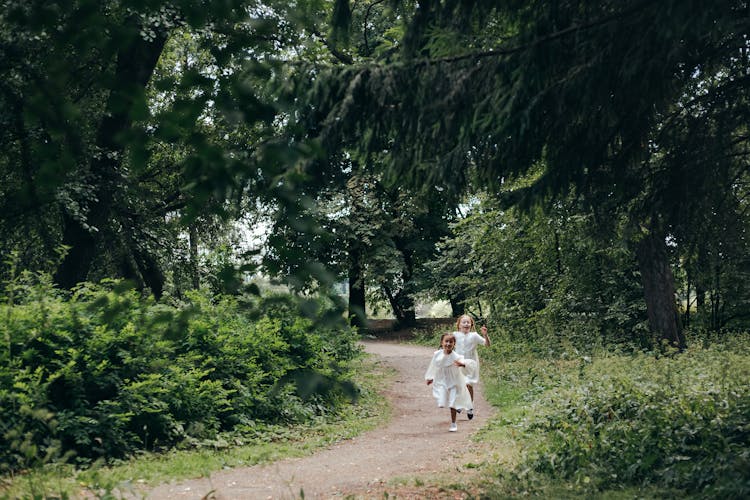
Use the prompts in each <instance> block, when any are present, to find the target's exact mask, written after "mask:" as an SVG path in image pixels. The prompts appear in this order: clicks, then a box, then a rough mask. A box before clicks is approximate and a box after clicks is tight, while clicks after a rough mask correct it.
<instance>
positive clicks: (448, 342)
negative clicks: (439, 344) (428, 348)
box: [443, 335, 456, 354]
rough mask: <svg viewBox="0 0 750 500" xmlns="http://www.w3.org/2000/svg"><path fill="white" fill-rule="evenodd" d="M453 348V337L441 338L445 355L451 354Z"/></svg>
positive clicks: (454, 339)
mask: <svg viewBox="0 0 750 500" xmlns="http://www.w3.org/2000/svg"><path fill="white" fill-rule="evenodd" d="M454 347H456V338H455V337H454V336H453V335H446V336H445V337H443V352H445V354H450V353H452V352H453V348H454Z"/></svg>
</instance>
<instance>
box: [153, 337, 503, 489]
mask: <svg viewBox="0 0 750 500" xmlns="http://www.w3.org/2000/svg"><path fill="white" fill-rule="evenodd" d="M364 344H365V350H366V351H367V352H369V353H372V354H374V355H376V356H379V357H380V358H381V359H382V360H383V362H385V363H387V364H388V365H391V366H393V367H394V368H395V369H396V370H397V372H398V374H397V375H396V377H395V383H394V385H393V386H392V387H385V388H383V391H384V394H385V396H386V397H387V398H388V399H389V400H390V402H391V404H392V406H393V416H392V419H391V421H390V422H388V423H387V424H385V425H383V426H382V427H379V428H377V429H374V430H372V431H369V432H366V433H364V434H362V435H360V436H357V437H356V438H353V439H349V440H346V441H341V442H339V443H337V444H334V445H332V446H330V447H328V448H325V449H323V450H321V451H318V452H316V453H315V454H313V455H310V456H308V457H303V458H293V459H286V460H281V461H278V462H274V463H272V464H265V465H257V466H253V467H240V468H235V469H231V470H224V471H219V472H215V473H213V474H212V475H211V477H210V479H209V478H200V479H194V480H189V481H184V482H181V483H170V484H164V485H161V486H158V487H157V488H155V489H153V490H151V492H149V494H148V496H147V498H149V499H173V498H179V499H196V500H197V499H201V498H216V499H220V500H229V499H291V498H300V491H304V498H341V497H346V496H351V497H355V498H376V497H377V498H382V497H383V496H382V488H383V486H384V484H385V483H386V482H387V481H389V480H391V479H394V478H402V477H420V476H422V477H429V476H430V475H434V474H436V473H445V472H447V471H450V470H456V468H457V467H460V465H461V464H463V463H464V461H465V460H466V453H467V450H469V446H470V441H469V440H468V437H469V436H470V435H471V434H473V433H474V432H475V431H476V430H477V429H479V428H480V427H481V426H482V425H483V423H484V422H485V421H486V419H487V418H488V417H489V416H490V412H491V407H490V406H489V405H488V404H487V403H486V402H485V400H484V398H483V396H482V391H481V386H479V387H478V388H477V390H476V391H475V409H476V413H477V416H476V417H475V418H474V420H471V421H469V420H467V418H466V416H465V414H462V415H459V418H458V432H448V424H449V422H450V416H449V410H448V409H439V408H437V407H436V406H435V400H434V399H433V397H432V392H431V389H430V388H429V387H428V386H427V385H425V382H424V372H425V370H426V369H427V365H428V364H429V361H430V358H431V355H432V353H433V352H434V349H432V348H428V347H420V346H414V345H408V344H398V343H392V342H365V343H364ZM211 491H213V493H212V496H208V497H206V495H207V494H209V492H211ZM376 491H377V492H379V494H376V493H375V492H376Z"/></svg>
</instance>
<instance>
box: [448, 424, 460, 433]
mask: <svg viewBox="0 0 750 500" xmlns="http://www.w3.org/2000/svg"><path fill="white" fill-rule="evenodd" d="M457 430H458V426H457V425H456V422H451V426H450V427H448V432H456V431H457Z"/></svg>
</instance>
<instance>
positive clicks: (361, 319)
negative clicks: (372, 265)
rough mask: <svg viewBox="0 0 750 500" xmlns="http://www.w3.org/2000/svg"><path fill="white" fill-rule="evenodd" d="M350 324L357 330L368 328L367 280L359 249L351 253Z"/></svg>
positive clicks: (352, 250) (351, 250)
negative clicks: (366, 310) (363, 271)
mask: <svg viewBox="0 0 750 500" xmlns="http://www.w3.org/2000/svg"><path fill="white" fill-rule="evenodd" d="M348 314H349V324H350V325H351V326H353V327H357V328H365V327H366V326H367V315H366V313H365V280H364V276H363V273H362V256H361V251H360V250H359V249H356V248H354V249H350V251H349V313H348Z"/></svg>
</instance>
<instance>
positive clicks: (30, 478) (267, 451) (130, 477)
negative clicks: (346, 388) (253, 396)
mask: <svg viewBox="0 0 750 500" xmlns="http://www.w3.org/2000/svg"><path fill="white" fill-rule="evenodd" d="M353 364H354V366H353V369H354V379H355V381H356V383H357V384H358V386H359V388H360V390H361V392H360V399H359V401H358V402H357V404H355V405H351V406H349V407H348V409H347V410H346V411H345V412H343V413H342V414H339V415H336V416H333V417H332V418H329V419H327V420H326V419H322V418H320V419H317V420H316V421H314V422H312V423H310V424H307V425H296V426H269V427H264V428H263V429H262V430H260V431H259V432H258V433H257V434H256V435H255V436H253V437H252V438H250V439H248V438H243V437H241V436H237V437H233V438H232V437H228V438H226V440H225V441H217V443H216V446H214V447H203V448H199V449H192V450H173V451H169V452H167V453H159V454H152V453H144V454H142V455H139V456H136V457H132V458H130V459H129V460H126V461H121V462H119V463H116V464H111V465H107V466H104V465H101V464H95V465H94V466H92V467H91V468H89V469H86V470H75V469H74V468H73V467H72V466H70V465H66V464H55V463H50V464H47V465H45V466H44V467H42V468H39V469H35V470H33V471H28V472H26V473H25V474H22V475H19V476H17V477H15V478H6V479H5V480H3V483H0V498H2V499H15V498H40V499H41V498H77V497H79V496H83V495H87V496H88V497H91V496H95V497H98V498H115V497H116V495H115V496H112V495H114V494H115V492H121V493H124V492H130V493H131V494H135V495H143V494H144V493H143V492H145V491H146V490H147V489H148V488H149V487H150V486H155V485H157V484H160V483H163V482H168V481H177V480H181V479H187V478H193V477H199V476H208V475H210V474H211V473H212V472H214V471H218V470H221V469H224V468H233V467H245V466H251V465H256V464H262V463H268V462H273V461H276V460H281V459H284V458H292V457H301V456H306V455H309V454H311V453H313V452H314V451H316V450H318V449H321V448H323V447H326V446H328V445H330V444H333V443H335V442H338V441H341V440H344V439H350V438H352V437H354V436H357V435H359V434H361V433H363V432H365V431H368V430H370V429H373V428H375V427H376V426H377V425H381V424H382V423H383V422H387V421H388V420H389V419H390V416H391V415H390V407H389V405H388V402H387V400H386V399H385V398H384V397H383V396H382V395H381V394H379V393H378V392H377V388H378V387H380V385H381V384H382V382H383V380H386V381H388V380H389V379H391V378H393V376H394V374H393V372H392V371H389V369H388V368H387V367H385V366H384V365H383V364H381V363H378V362H376V361H375V360H373V359H372V357H371V356H369V355H366V354H365V355H363V356H362V357H361V358H359V359H358V360H356V361H354V363H353Z"/></svg>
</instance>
